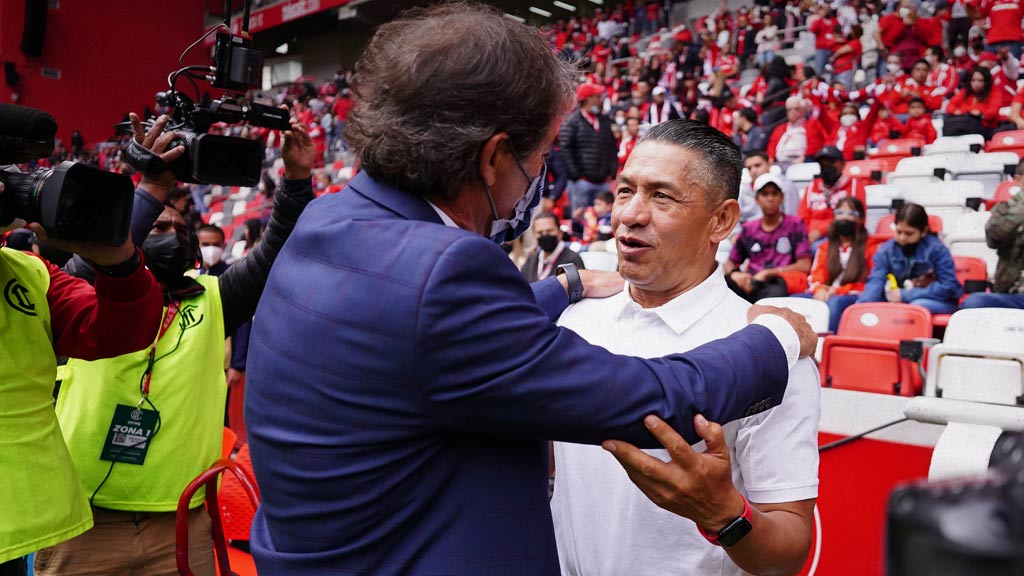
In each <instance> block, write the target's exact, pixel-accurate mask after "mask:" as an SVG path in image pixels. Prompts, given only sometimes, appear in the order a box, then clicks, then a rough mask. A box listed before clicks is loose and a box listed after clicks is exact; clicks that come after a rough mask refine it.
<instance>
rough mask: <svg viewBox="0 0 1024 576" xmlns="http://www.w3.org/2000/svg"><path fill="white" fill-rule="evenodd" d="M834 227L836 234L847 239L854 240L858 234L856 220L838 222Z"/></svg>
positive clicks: (834, 223)
mask: <svg viewBox="0 0 1024 576" xmlns="http://www.w3.org/2000/svg"><path fill="white" fill-rule="evenodd" d="M832 227H833V228H834V229H835V231H836V234H838V235H840V236H845V237H846V238H852V237H853V236H854V235H855V234H857V222H856V221H854V220H836V221H835V222H833V223H832Z"/></svg>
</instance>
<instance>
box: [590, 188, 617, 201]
mask: <svg viewBox="0 0 1024 576" xmlns="http://www.w3.org/2000/svg"><path fill="white" fill-rule="evenodd" d="M594 199H595V200H600V201H602V202H604V203H605V204H614V203H615V194H612V193H611V192H610V191H608V190H602V191H600V192H598V193H597V196H595V197H594Z"/></svg>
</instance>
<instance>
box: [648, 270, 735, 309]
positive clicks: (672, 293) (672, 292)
mask: <svg viewBox="0 0 1024 576" xmlns="http://www.w3.org/2000/svg"><path fill="white" fill-rule="evenodd" d="M717 269H718V263H717V262H715V261H712V262H711V263H710V264H709V265H708V271H707V273H706V274H703V275H701V276H698V277H697V278H689V279H687V280H685V281H684V282H683V283H681V284H680V285H678V286H674V287H672V288H670V289H668V290H648V289H646V288H643V287H640V286H636V285H634V284H632V283H630V285H629V296H630V297H631V298H632V299H633V301H634V302H636V303H637V304H639V305H640V307H641V308H657V307H659V306H664V305H665V304H668V303H669V302H671V301H672V300H675V299H676V298H678V297H679V296H680V295H682V294H684V293H686V292H688V291H690V290H692V289H694V288H695V287H697V286H700V285H701V283H703V282H704V281H705V280H707V279H708V278H709V277H710V276H711V275H712V274H714V273H715V270H717Z"/></svg>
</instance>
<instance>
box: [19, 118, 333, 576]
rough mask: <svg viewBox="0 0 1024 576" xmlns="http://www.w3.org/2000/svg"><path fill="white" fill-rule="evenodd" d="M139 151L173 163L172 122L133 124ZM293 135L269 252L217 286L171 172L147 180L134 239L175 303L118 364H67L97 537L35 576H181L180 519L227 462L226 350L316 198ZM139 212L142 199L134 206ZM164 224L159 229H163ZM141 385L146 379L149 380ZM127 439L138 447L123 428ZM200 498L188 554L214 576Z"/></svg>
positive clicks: (63, 401) (77, 459)
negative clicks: (206, 270)
mask: <svg viewBox="0 0 1024 576" xmlns="http://www.w3.org/2000/svg"><path fill="white" fill-rule="evenodd" d="M131 119H132V129H133V131H134V137H135V140H136V142H137V143H139V144H140V145H142V147H144V148H145V149H147V150H149V151H150V152H151V153H152V154H154V155H158V156H160V157H161V158H162V159H163V160H165V163H164V164H165V165H167V164H169V161H170V160H171V159H172V158H170V157H168V155H169V154H177V149H174V150H171V151H170V152H165V149H166V147H167V146H168V144H169V142H171V141H173V140H174V137H175V135H174V133H173V132H171V133H166V134H164V133H162V130H163V128H164V126H165V125H166V118H161V119H160V120H159V121H157V122H156V123H155V124H154V126H153V127H152V128H151V129H150V130H149V131H148V132H145V133H144V132H143V128H142V126H141V124H140V122H139V118H138V117H137V116H135V115H134V114H133V115H131ZM291 127H292V129H291V130H290V131H286V132H284V141H283V145H282V151H281V152H282V157H283V158H284V163H285V181H284V186H283V187H282V190H283V191H282V192H281V193H279V194H278V195H277V197H276V199H275V202H274V211H273V213H272V215H271V218H270V223H269V224H268V227H267V232H266V234H265V236H264V240H263V242H261V243H260V244H259V246H257V247H256V248H255V249H254V250H253V251H252V252H251V253H250V254H248V255H247V257H246V258H245V259H243V260H241V261H239V262H238V263H236V264H235V265H234V266H232V267H231V268H229V269H228V270H227V271H225V272H224V274H222V275H221V276H220V277H214V276H207V275H202V276H198V277H196V278H191V277H189V276H186V275H185V272H186V271H188V270H190V269H194V268H195V264H196V262H197V259H198V257H199V249H198V240H197V239H196V235H195V231H194V230H193V229H192V228H191V227H189V226H187V225H186V223H185V221H184V220H183V219H182V217H181V214H180V213H179V212H178V211H177V210H175V209H174V208H172V207H170V206H167V207H163V208H162V212H159V214H158V215H157V214H156V213H155V211H154V210H152V206H153V205H155V204H156V203H157V202H158V203H160V204H161V205H162V204H163V202H164V201H166V199H167V195H168V194H169V193H170V190H171V188H172V186H173V185H174V180H175V178H174V175H173V174H172V173H171V171H170V170H167V171H164V172H163V173H160V174H146V176H145V178H144V180H143V182H142V183H140V188H141V189H142V190H143V193H145V194H148V195H151V196H152V197H153V199H154V200H155V201H156V202H151V203H149V204H148V205H147V208H146V209H144V210H136V211H135V212H134V213H133V216H132V227H133V229H137V228H142V227H151V230H150V231H149V233H148V236H147V237H146V238H145V240H144V242H143V243H142V250H143V253H144V254H145V255H146V260H147V262H148V265H149V267H150V269H151V270H152V271H153V274H154V276H155V277H156V279H157V281H158V282H159V283H160V286H161V288H162V289H163V293H164V303H165V305H166V308H165V312H164V317H163V318H164V319H163V321H162V322H161V323H160V331H159V336H158V337H157V340H156V342H155V343H153V345H152V346H151V347H150V348H148V349H146V350H142V351H139V352H136V353H133V354H127V355H124V356H120V357H118V358H111V359H109V360H103V361H96V362H89V361H83V360H78V359H73V360H71V361H69V362H68V366H67V369H66V374H65V377H64V380H63V382H62V386H61V391H60V395H59V396H58V398H57V416H58V419H59V420H60V424H61V429H62V430H63V433H64V438H65V440H66V442H67V444H68V449H69V451H70V453H71V458H72V459H73V460H74V463H75V468H76V469H77V472H78V475H79V477H80V479H81V484H82V488H83V489H84V491H85V494H86V495H89V502H90V504H91V505H92V507H93V508H92V511H93V516H94V519H95V528H93V530H91V531H89V532H86V533H85V534H82V535H81V536H78V537H77V538H74V539H72V540H69V541H67V542H64V543H62V544H59V545H57V546H53V547H50V548H47V549H44V550H41V551H39V552H38V553H37V554H36V560H35V572H36V574H39V575H40V576H47V575H52V574H67V573H70V572H72V571H73V572H75V573H89V574H139V575H143V574H144V575H146V576H161V575H167V576H173V575H177V574H178V569H177V566H176V559H175V509H176V507H177V504H178V498H179V496H180V495H181V492H182V490H183V489H184V488H185V486H186V485H187V484H188V483H189V482H190V481H191V480H192V479H193V478H194V477H196V476H197V475H198V474H199V473H201V472H202V471H204V470H205V469H206V468H208V467H209V466H210V465H211V464H212V463H213V462H214V461H215V460H217V459H218V458H219V457H220V454H221V444H222V430H223V422H224V420H223V418H224V403H225V397H226V393H227V385H226V383H225V376H224V363H223V356H224V355H223V351H224V347H223V342H224V340H225V337H226V334H231V333H233V332H234V331H235V329H236V328H237V327H238V326H239V325H240V324H242V323H243V322H246V321H248V320H250V319H251V318H252V317H253V314H254V313H255V310H256V304H257V302H258V301H259V298H260V295H261V293H262V291H263V287H264V285H265V283H266V279H267V275H268V274H269V272H270V267H271V265H272V264H273V262H274V259H275V258H276V256H277V253H278V251H279V250H280V249H281V247H282V246H283V245H284V242H285V240H286V239H287V238H288V235H289V234H290V233H291V230H292V228H293V227H294V225H295V222H296V220H297V219H298V217H299V215H300V214H301V213H302V210H303V209H304V208H305V205H306V204H307V203H308V202H309V201H310V200H312V199H313V197H314V196H313V187H312V180H311V177H310V174H311V169H312V166H313V163H314V161H315V155H316V152H315V148H314V144H313V141H312V139H311V138H310V136H309V133H308V132H307V131H306V129H305V127H304V126H303V125H302V124H301V123H299V122H297V121H295V120H293V121H292V124H291ZM139 205H140V203H139V201H138V199H137V200H136V207H137V208H138V206H139ZM154 220H155V222H154ZM140 377H141V380H140ZM115 429H116V430H122V431H123V430H129V431H128V432H127V434H130V435H131V436H129V438H133V437H137V438H138V439H139V440H138V441H135V442H134V443H131V442H130V441H125V439H124V438H118V435H117V434H115V433H114V430H115ZM203 499H204V493H203V492H202V491H200V492H199V494H198V495H197V496H196V497H195V498H194V499H193V500H192V502H191V508H192V511H191V513H190V514H189V543H190V550H189V555H190V558H191V564H192V570H193V572H194V573H195V574H197V575H200V576H203V575H209V576H213V575H214V574H215V573H216V569H215V565H214V558H213V553H212V548H211V546H210V540H211V538H212V534H211V528H210V519H209V516H208V515H207V514H206V512H205V511H204V508H203V506H202V504H203Z"/></svg>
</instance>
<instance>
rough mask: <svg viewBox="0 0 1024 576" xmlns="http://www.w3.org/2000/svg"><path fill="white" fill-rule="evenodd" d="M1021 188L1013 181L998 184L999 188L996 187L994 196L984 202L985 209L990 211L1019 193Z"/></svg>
mask: <svg viewBox="0 0 1024 576" xmlns="http://www.w3.org/2000/svg"><path fill="white" fill-rule="evenodd" d="M1020 189H1021V186H1020V184H1017V183H1016V182H1014V181H1013V180H1007V181H1005V182H1000V183H999V186H997V187H996V192H995V195H994V196H992V198H990V199H988V200H985V207H986V208H987V209H988V210H992V207H993V206H995V205H996V204H999V203H1000V202H1006V201H1008V200H1009V199H1010V198H1013V197H1014V196H1015V195H1016V194H1018V193H1020Z"/></svg>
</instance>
